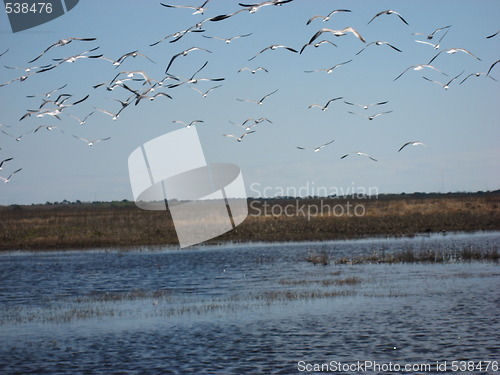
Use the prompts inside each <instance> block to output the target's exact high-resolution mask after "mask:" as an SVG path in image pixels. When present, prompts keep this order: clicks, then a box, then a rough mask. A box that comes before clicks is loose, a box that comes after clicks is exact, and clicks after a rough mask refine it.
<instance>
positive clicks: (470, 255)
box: [335, 247, 500, 264]
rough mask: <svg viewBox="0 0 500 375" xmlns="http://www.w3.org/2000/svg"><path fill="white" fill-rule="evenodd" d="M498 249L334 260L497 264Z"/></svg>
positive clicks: (382, 254) (378, 254) (411, 252)
mask: <svg viewBox="0 0 500 375" xmlns="http://www.w3.org/2000/svg"><path fill="white" fill-rule="evenodd" d="M499 260H500V253H499V250H498V248H491V249H486V250H484V249H478V250H476V249H473V248H472V247H466V248H463V249H460V250H435V249H425V250H412V249H405V250H403V251H399V252H395V253H390V254H388V253H386V252H384V251H381V252H374V253H372V254H369V255H362V256H357V257H352V258H348V257H342V258H338V259H336V260H335V263H336V264H366V263H375V264H376V263H386V264H392V263H456V262H470V261H487V262H499Z"/></svg>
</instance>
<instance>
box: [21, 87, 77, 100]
mask: <svg viewBox="0 0 500 375" xmlns="http://www.w3.org/2000/svg"><path fill="white" fill-rule="evenodd" d="M67 85H68V84H65V85H63V86H61V87H59V88H57V89H54V90H51V91H49V92H46V93H45V94H40V95H26V97H27V98H35V97H37V96H45V97H46V98H50V96H51V95H52V94H53V93H55V92H56V91H59V90H62V89H63V88H65V87H66V86H67Z"/></svg>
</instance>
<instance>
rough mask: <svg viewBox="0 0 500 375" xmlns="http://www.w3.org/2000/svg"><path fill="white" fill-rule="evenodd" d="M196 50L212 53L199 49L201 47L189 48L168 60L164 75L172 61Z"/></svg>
mask: <svg viewBox="0 0 500 375" xmlns="http://www.w3.org/2000/svg"><path fill="white" fill-rule="evenodd" d="M196 50H199V51H205V52H208V53H212V51H209V50H208V49H205V48H201V47H191V48H188V49H186V50H184V51H182V52H179V53H178V54H176V55H174V56H172V58H171V59H170V62H169V63H168V65H167V69H165V74H167V72H168V70H169V69H170V66H171V65H172V63H173V62H174V60H175V59H176V58H178V57H179V56H186V55H187V54H188V53H189V52H192V51H196Z"/></svg>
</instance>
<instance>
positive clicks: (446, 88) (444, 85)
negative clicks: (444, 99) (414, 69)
mask: <svg viewBox="0 0 500 375" xmlns="http://www.w3.org/2000/svg"><path fill="white" fill-rule="evenodd" d="M464 71H465V70H464ZM464 71H462V73H460V74H458V75H457V76H455V77H453V78H452V79H450V80H449V81H448V82H446V83H441V82H438V81H434V80H432V79H429V78H427V77H422V78H423V79H425V80H427V81H429V82H434V83H436V84H438V85H440V86H442V87H443V88H444V89H445V90H448V88H449V87H450V84H451V83H452V82H453V81H454V80H456V79H457V78H458V77H460V76H461V75H462V74H463V73H464Z"/></svg>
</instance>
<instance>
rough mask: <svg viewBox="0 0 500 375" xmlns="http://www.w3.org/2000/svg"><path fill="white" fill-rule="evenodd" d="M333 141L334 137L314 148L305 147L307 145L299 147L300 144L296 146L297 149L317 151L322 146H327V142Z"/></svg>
mask: <svg viewBox="0 0 500 375" xmlns="http://www.w3.org/2000/svg"><path fill="white" fill-rule="evenodd" d="M334 141H335V139H332V140H331V141H329V142H326V143H324V144H322V145H320V146H318V147H315V148H307V147H301V146H297V148H298V149H299V150H313V151H314V152H318V151H319V150H321V149H322V148H323V147H326V146H328V145H329V144H331V143H333V142H334Z"/></svg>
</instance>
